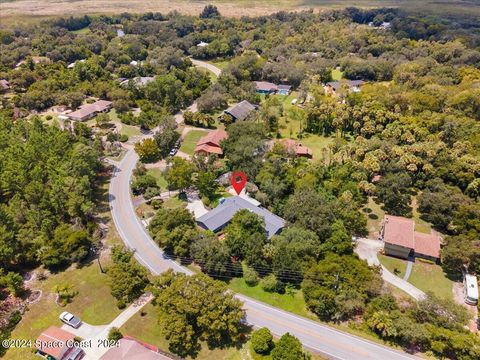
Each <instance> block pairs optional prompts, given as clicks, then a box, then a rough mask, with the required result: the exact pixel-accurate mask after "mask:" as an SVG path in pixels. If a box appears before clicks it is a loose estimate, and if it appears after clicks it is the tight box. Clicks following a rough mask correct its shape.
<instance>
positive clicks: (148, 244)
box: [110, 150, 415, 360]
mask: <svg viewBox="0 0 480 360" xmlns="http://www.w3.org/2000/svg"><path fill="white" fill-rule="evenodd" d="M137 160H138V156H137V154H136V153H135V151H133V150H130V151H128V152H127V154H126V155H125V157H124V158H123V160H122V161H121V162H120V163H119V164H118V167H117V168H116V170H115V173H114V175H113V178H112V181H111V183H110V206H111V211H112V216H113V220H114V222H115V226H116V227H117V230H118V232H119V234H120V236H121V238H122V239H123V241H124V242H125V244H126V245H127V246H128V247H129V248H132V249H136V252H135V257H136V258H137V259H138V261H139V262H140V263H141V264H143V265H144V266H145V267H147V268H148V269H150V271H151V272H152V273H154V274H159V273H162V272H163V271H165V270H167V269H170V268H172V269H174V270H175V271H180V272H183V273H186V274H191V271H190V270H188V269H187V268H184V267H182V266H180V265H179V264H177V263H176V262H174V261H172V260H169V259H167V258H166V257H165V256H164V253H163V251H162V250H161V249H160V248H158V247H157V246H156V244H155V243H154V242H153V240H152V239H151V238H150V236H149V235H148V233H147V231H146V230H145V228H144V227H143V226H142V225H141V223H140V221H139V220H138V218H137V216H136V215H135V211H134V208H133V205H132V201H131V197H130V179H131V175H132V170H133V169H134V167H135V164H136V162H137ZM236 296H237V297H238V298H239V299H240V300H242V301H243V302H244V308H245V309H246V311H247V320H248V322H249V323H250V324H252V325H253V326H255V327H263V326H266V327H268V328H269V329H270V330H271V331H272V333H274V334H275V335H277V336H281V335H282V334H284V333H286V332H290V333H291V334H294V335H295V336H297V337H298V338H299V339H300V340H301V341H302V343H303V344H304V345H305V346H306V347H307V348H309V349H311V350H313V351H317V352H319V353H322V354H324V355H325V356H328V357H330V358H332V359H345V360H346V359H348V360H364V359H369V360H386V359H388V360H405V359H414V358H415V357H414V356H411V355H408V354H406V353H403V352H400V351H396V350H393V349H390V348H388V347H386V346H382V345H378V344H376V343H373V342H370V341H367V340H364V339H361V338H359V337H356V336H353V335H350V334H347V333H344V332H341V331H338V330H335V329H334V328H331V327H329V326H325V325H322V324H320V323H317V322H314V321H311V320H308V319H305V318H302V317H300V316H297V315H294V314H291V313H289V312H286V311H282V310H279V309H276V308H274V307H271V306H268V305H266V304H264V303H261V302H258V301H256V300H253V299H250V298H248V297H245V296H243V295H236Z"/></svg>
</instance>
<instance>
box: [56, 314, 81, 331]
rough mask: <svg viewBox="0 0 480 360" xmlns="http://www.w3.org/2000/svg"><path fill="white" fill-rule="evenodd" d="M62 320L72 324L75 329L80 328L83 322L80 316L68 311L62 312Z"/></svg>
mask: <svg viewBox="0 0 480 360" xmlns="http://www.w3.org/2000/svg"><path fill="white" fill-rule="evenodd" d="M60 320H61V321H62V322H64V323H65V324H67V325H70V326H71V327H73V328H74V329H76V328H78V327H79V326H80V325H81V324H82V321H81V320H80V319H79V318H78V317H76V316H74V315H73V314H70V313H69V312H66V311H65V312H63V313H61V314H60Z"/></svg>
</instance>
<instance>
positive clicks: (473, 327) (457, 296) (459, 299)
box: [452, 282, 479, 332]
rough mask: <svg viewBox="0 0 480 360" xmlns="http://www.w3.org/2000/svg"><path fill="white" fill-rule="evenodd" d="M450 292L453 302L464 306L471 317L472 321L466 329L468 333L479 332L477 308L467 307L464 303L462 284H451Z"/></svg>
mask: <svg viewBox="0 0 480 360" xmlns="http://www.w3.org/2000/svg"><path fill="white" fill-rule="evenodd" d="M452 291H453V298H454V300H455V302H456V303H457V304H460V305H462V306H464V307H465V308H466V309H467V310H468V311H469V312H470V313H471V314H472V315H473V320H471V321H470V322H469V324H468V328H469V329H470V331H473V332H477V331H478V330H479V324H478V308H477V307H476V306H472V305H468V304H466V303H465V299H464V294H463V284H462V283H459V282H456V283H453V286H452Z"/></svg>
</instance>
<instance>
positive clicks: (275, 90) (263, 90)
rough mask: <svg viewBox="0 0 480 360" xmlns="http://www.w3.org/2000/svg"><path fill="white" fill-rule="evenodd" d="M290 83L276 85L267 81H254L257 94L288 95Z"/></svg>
mask: <svg viewBox="0 0 480 360" xmlns="http://www.w3.org/2000/svg"><path fill="white" fill-rule="evenodd" d="M291 88H292V87H291V86H290V85H277V84H274V83H271V82H268V81H255V91H256V92H257V93H259V94H279V95H288V94H289V93H290V89H291Z"/></svg>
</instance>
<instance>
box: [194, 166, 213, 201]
mask: <svg viewBox="0 0 480 360" xmlns="http://www.w3.org/2000/svg"><path fill="white" fill-rule="evenodd" d="M215 180H216V177H215V174H214V173H213V172H211V171H205V172H203V171H201V172H199V173H198V176H197V179H196V180H195V186H196V187H197V189H198V191H199V193H200V196H202V197H206V198H207V199H209V200H212V199H214V197H215V195H216V193H217V190H218V184H217V182H216V181H215Z"/></svg>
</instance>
